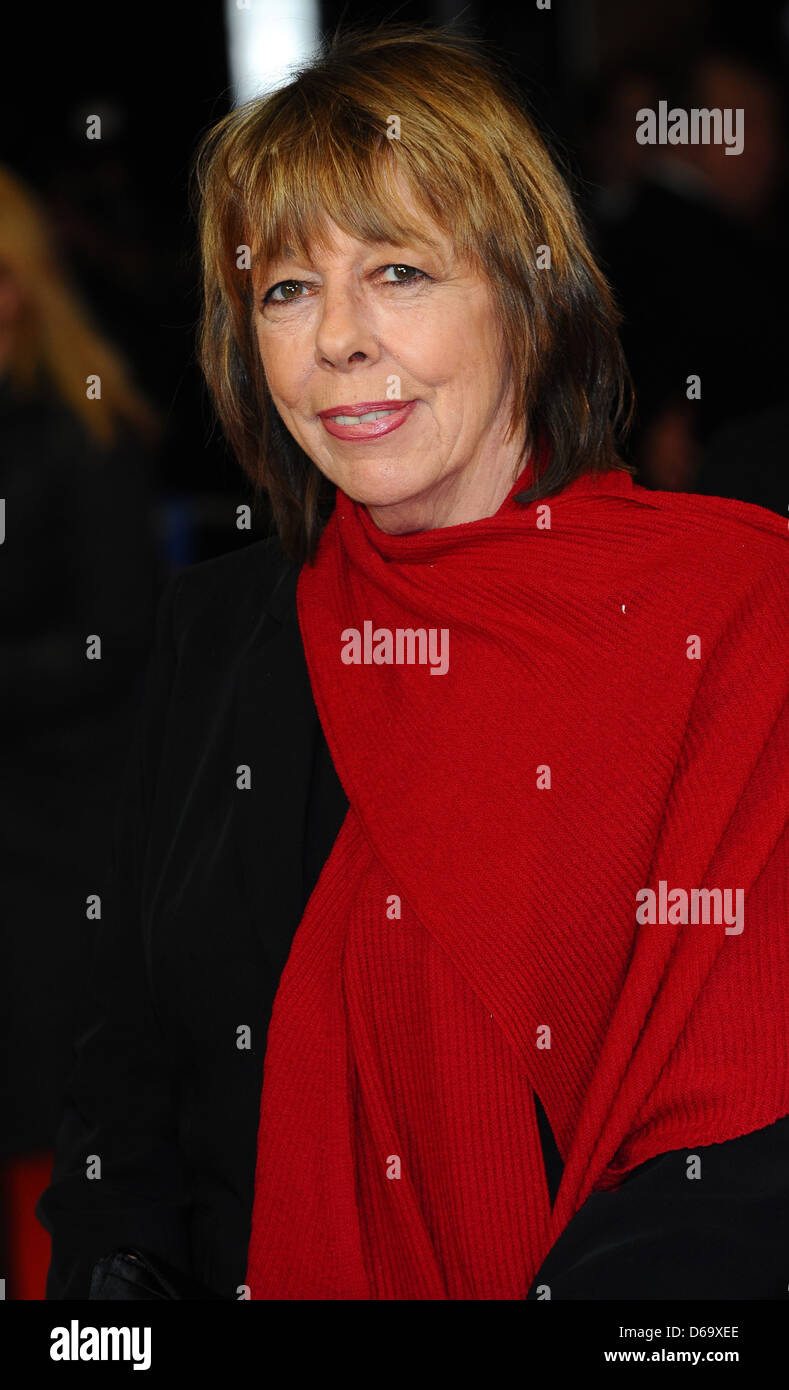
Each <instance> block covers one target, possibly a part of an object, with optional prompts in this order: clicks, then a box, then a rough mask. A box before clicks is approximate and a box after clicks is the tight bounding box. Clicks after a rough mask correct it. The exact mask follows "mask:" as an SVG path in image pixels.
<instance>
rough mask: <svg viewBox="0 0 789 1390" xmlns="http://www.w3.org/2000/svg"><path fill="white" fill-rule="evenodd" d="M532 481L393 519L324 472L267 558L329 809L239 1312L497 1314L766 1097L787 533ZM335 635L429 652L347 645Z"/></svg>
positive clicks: (287, 1002) (267, 1077) (775, 1010)
mask: <svg viewBox="0 0 789 1390" xmlns="http://www.w3.org/2000/svg"><path fill="white" fill-rule="evenodd" d="M532 476H533V475H532V472H531V461H530V462H529V464H528V465H527V467H526V469H524V472H523V473H522V474H521V476H520V478H519V479H518V481H517V482H516V484H515V485H514V486H513V488H512V490H511V492H510V494H509V496H508V497H507V499H506V501H505V502H504V504H503V505H502V506H501V507H500V509H499V511H498V512H496V514H495V515H494V516H491V517H486V518H483V519H481V520H478V521H473V522H470V523H466V524H461V525H455V526H449V527H446V528H439V529H435V530H428V531H424V532H413V533H410V534H407V535H400V536H389V535H386V534H385V533H383V532H382V531H380V530H379V529H378V528H377V527H376V526H375V524H374V523H373V522H372V520H371V518H370V516H369V514H368V512H367V511H366V509H365V508H364V507H363V506H361V505H360V504H358V503H356V502H354V501H352V500H351V499H349V498H348V497H347V496H346V495H345V494H344V493H342V492H341V491H338V493H337V502H336V506H335V510H334V512H333V514H332V517H331V518H330V521H329V523H328V525H327V526H326V529H325V531H324V533H323V535H322V537H321V541H320V544H319V547H318V551H317V555H316V560H315V563H314V565H310V564H307V565H305V566H304V567H303V568H302V571H301V574H300V576H299V585H298V614H299V622H300V626H301V632H302V637H303V642H304V648H305V653H306V657H307V662H308V669H309V673H310V679H311V683H312V689H313V693H314V697H315V701H316V705H317V709H318V712H319V716H320V720H321V724H322V726H323V730H324V732H325V735H326V739H327V742H328V746H329V749H330V752H331V755H332V758H333V760H334V763H335V766H336V768H337V771H338V774H339V776H340V779H341V781H342V784H343V786H344V788H345V791H346V794H347V796H348V799H349V802H350V807H349V810H348V813H347V816H346V818H345V821H344V823H343V825H342V828H341V830H340V833H339V836H338V838H337V840H336V842H335V844H334V846H333V849H332V852H331V854H330V856H329V858H328V860H327V862H326V864H325V865H324V867H323V870H322V873H321V876H320V878H319V880H318V883H317V885H316V887H315V890H314V892H313V893H312V896H311V898H310V900H309V903H308V905H307V908H306V910H305V913H304V917H303V919H302V921H301V923H300V925H299V928H298V931H297V933H296V935H295V938H294V941H293V945H292V948H291V952H290V955H289V958H288V961H287V964H286V967H285V970H284V972H283V974H282V978H281V982H280V986H279V990H278V993H277V996H276V999H275V1003H274V1009H273V1014H272V1020H271V1025H270V1028H269V1033H268V1041H267V1052H266V1060H265V1068H264V1080H263V1090H262V1098H261V1115H260V1129H259V1135H258V1158H257V1172H256V1182H255V1200H254V1210H253V1220H252V1234H251V1240H250V1246H249V1265H248V1272H247V1282H248V1284H249V1285H250V1288H251V1294H252V1297H253V1298H258V1299H379V1298H380V1299H522V1298H524V1297H525V1295H526V1292H527V1290H528V1288H529V1286H530V1284H531V1282H532V1280H533V1277H534V1274H535V1273H536V1271H537V1269H538V1268H539V1265H540V1264H541V1262H542V1260H543V1259H544V1257H545V1255H546V1254H547V1252H548V1250H549V1249H550V1247H551V1246H552V1245H553V1243H554V1242H555V1241H556V1239H557V1238H558V1236H559V1234H560V1233H561V1231H562V1230H563V1228H564V1227H565V1225H566V1224H567V1223H568V1221H570V1219H571V1218H572V1217H573V1215H574V1213H575V1212H576V1211H578V1209H579V1207H580V1206H581V1205H582V1203H583V1202H584V1201H585V1199H586V1197H587V1196H588V1194H589V1193H590V1192H591V1191H593V1190H594V1189H599V1190H604V1189H611V1188H615V1187H617V1186H618V1185H619V1183H620V1182H621V1181H622V1180H623V1178H624V1176H625V1175H626V1173H627V1172H628V1170H630V1169H632V1168H634V1167H635V1166H637V1165H638V1164H640V1163H642V1162H644V1161H645V1160H646V1159H649V1158H652V1157H654V1156H655V1155H658V1154H660V1153H664V1152H667V1151H668V1150H670V1149H672V1148H682V1147H685V1146H690V1145H693V1146H696V1145H704V1144H711V1143H717V1142H720V1141H723V1140H727V1139H732V1138H735V1137H737V1136H739V1135H741V1134H744V1133H747V1132H750V1131H752V1130H755V1129H758V1128H761V1127H762V1126H764V1125H768V1124H770V1123H772V1122H773V1121H774V1120H776V1119H778V1118H780V1117H781V1116H783V1115H786V1114H787V1113H789V1055H788V1049H787V1022H788V1021H789V1010H788V1009H787V980H789V933H788V932H787V921H788V920H789V913H788V912H787V881H788V880H789V863H788V858H789V856H788V855H787V836H786V819H787V793H786V780H787V779H786V774H787V767H789V723H788V721H787V701H786V696H787V675H786V651H787V648H788V647H789V603H787V588H788V585H787V549H786V545H787V539H786V525H785V523H784V522H782V521H781V520H780V519H779V518H778V517H777V516H776V515H774V514H772V513H770V512H767V511H765V510H764V509H762V508H760V507H755V506H751V505H749V504H745V503H740V502H734V501H727V500H722V499H720V498H705V497H698V496H693V495H687V494H672V493H665V492H650V491H647V490H645V489H643V488H641V487H639V486H638V485H635V484H634V483H633V481H632V479H631V478H630V476H629V475H628V474H625V473H623V472H621V471H617V470H613V471H610V472H608V473H606V474H605V475H604V476H602V477H598V478H592V477H590V476H588V475H586V476H584V477H582V478H580V479H579V480H577V481H575V482H573V483H571V484H569V485H568V486H566V487H565V488H564V489H563V491H562V492H561V493H560V494H559V495H558V496H556V497H554V498H552V499H549V501H548V503H547V504H546V503H531V504H530V505H529V506H527V507H523V506H522V505H519V504H518V503H516V502H514V501H513V494H514V493H515V492H517V491H519V490H520V489H521V488H523V487H524V486H525V485H526V484H527V483H528V482H529V481H531V478H532ZM548 523H549V524H548ZM366 622H368V623H371V624H372V629H386V630H388V634H390V635H391V639H392V643H393V645H392V647H391V650H390V652H389V654H390V655H391V654H392V653H395V654H396V652H397V648H396V646H395V645H394V643H395V641H396V634H397V630H398V629H400V630H403V629H408V628H413V629H418V628H424V629H426V630H428V631H430V630H432V631H433V633H434V635H435V637H436V645H435V647H434V648H433V651H432V657H433V664H434V665H435V664H438V657H439V653H440V651H441V648H440V645H439V641H440V634H441V630H442V629H443V630H447V631H448V634H449V645H448V657H449V664H448V669H447V670H446V672H445V673H444V674H433V672H432V670H431V664H430V659H429V657H430V653H428V657H426V658H425V659H424V660H423V661H421V662H420V661H418V660H417V661H415V662H413V663H412V664H407V663H405V662H403V661H401V662H400V663H398V662H397V661H394V660H393V661H389V662H386V661H383V662H381V661H379V662H375V661H369V660H368V661H364V660H362V662H361V663H360V664H346V662H345V661H343V659H342V653H343V652H344V651H345V652H346V655H347V652H348V650H349V634H348V632H347V631H346V630H347V629H352V628H353V629H356V630H358V632H359V633H360V634H361V635H362V640H361V645H360V648H359V650H360V652H361V654H362V657H364V655H365V648H364V625H365V623H366ZM369 631H370V629H368V632H369ZM386 635H387V634H383V636H384V637H386ZM376 645H377V649H378V651H379V656H380V655H383V656H384V657H385V656H386V655H387V648H386V645H385V643H384V642H383V641H382V634H381V633H377V634H375V637H374V640H373V642H372V646H371V643H370V641H369V640H368V643H367V655H368V657H369V655H370V652H371V650H372V649H373V648H375V647H376ZM401 655H402V653H401ZM661 883H662V887H661ZM647 888H651V889H652V890H653V891H654V898H655V915H656V917H657V920H653V921H651V922H650V921H649V920H646V919H645V914H646V913H647V910H648V903H647V904H644V895H643V894H641V896H638V895H639V894H640V892H641V890H643V889H647ZM702 888H718V889H721V890H729V893H728V907H727V895H726V894H725V893H723V892H722V893H721V896H720V898H719V899H718V904H719V906H720V908H721V909H722V912H718V911H717V910H716V900H715V897H714V896H713V898H712V899H711V900H710V902H711V917H710V919H709V920H708V921H707V923H706V924H705V922H704V918H703V915H702V913H703V906H701V905H699V906H698V907H697V908H695V909H694V908H693V907H692V906H691V903H692V896H691V890H693V889H702ZM675 890H682V891H681V892H680V894H679V895H677V893H676V892H675ZM737 890H741V892H740V894H738V893H737ZM683 893H684V895H685V897H686V901H687V903H688V913H687V918H688V920H687V921H686V922H685V923H683V922H682V920H681V914H682V900H683ZM738 897H741V898H742V899H743V901H744V907H743V915H742V926H743V929H742V930H738V915H737V907H736V905H737V901H738ZM698 901H699V903H700V900H698ZM639 912H641V914H642V917H641V919H640V920H639V919H638V918H637V913H639ZM724 918H725V920H724ZM727 928H728V930H727ZM532 1088H534V1089H535V1090H536V1092H537V1093H538V1095H539V1096H540V1098H541V1100H542V1102H543V1104H544V1107H545V1110H546V1112H547V1115H548V1118H549V1120H550V1122H551V1126H552V1128H553V1131H554V1134H555V1136H556V1139H557V1143H558V1145H559V1148H560V1150H561V1153H562V1156H563V1158H564V1160H565V1170H564V1175H563V1179H562V1184H561V1188H560V1191H559V1195H558V1198H557V1201H556V1203H555V1206H554V1209H553V1212H551V1208H550V1202H549V1197H548V1191H547V1187H546V1181H545V1175H544V1169H543V1160H542V1156H541V1148H540V1140H539V1132H538V1128H537V1123H536V1118H535V1112H534V1103H533V1096H532Z"/></svg>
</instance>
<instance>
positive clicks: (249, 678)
mask: <svg viewBox="0 0 789 1390" xmlns="http://www.w3.org/2000/svg"><path fill="white" fill-rule="evenodd" d="M298 575H299V570H298V568H297V566H296V565H295V564H293V563H291V562H288V563H287V564H286V566H285V567H284V569H283V571H282V573H281V576H280V579H279V582H278V583H277V584H276V585H275V587H274V589H273V591H272V592H271V594H270V595H269V597H268V598H267V599H266V600H265V602H264V603H263V604H261V612H260V616H259V619H258V620H257V621H256V624H255V627H254V630H253V633H252V636H251V639H250V642H249V645H248V647H247V649H246V652H245V653H244V654H243V656H242V660H241V666H240V670H239V676H238V688H237V698H236V718H235V728H234V735H233V749H234V758H235V767H236V768H238V767H239V766H240V765H241V764H247V765H248V766H249V768H250V772H251V786H250V789H249V790H238V789H237V790H236V792H235V819H236V836H235V838H236V843H237V847H238V850H239V857H240V872H241V887H242V891H243V893H244V897H245V900H246V905H247V907H248V909H249V911H250V912H251V913H252V914H253V916H254V919H255V923H254V925H255V930H256V932H257V933H258V934H259V939H260V941H261V944H262V945H263V947H264V951H265V956H266V959H267V961H268V962H269V963H271V964H272V965H273V966H274V968H275V969H276V971H277V972H279V971H281V970H282V968H283V967H284V964H285V961H286V960H287V956H288V952H289V950H290V946H291V942H292V940H293V936H294V933H295V931H296V928H297V927H298V924H299V922H300V920H301V917H302V914H303V911H304V906H305V891H304V884H303V879H302V856H303V843H304V828H305V823H306V815H307V805H308V799H309V793H310V781H311V771H312V759H313V755H314V749H315V743H316V739H317V736H318V730H319V725H318V715H317V711H316V709H315V704H314V701H313V698H312V690H311V687H310V680H309V673H308V671H307V665H306V661H305V658H304V650H303V647H302V642H301V633H300V630H299V624H298V614H297V610H296V586H297V582H298Z"/></svg>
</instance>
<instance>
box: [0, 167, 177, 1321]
mask: <svg viewBox="0 0 789 1390" xmlns="http://www.w3.org/2000/svg"><path fill="white" fill-rule="evenodd" d="M94 378H98V380H99V381H100V397H99V398H97V399H90V398H89V383H90V381H92V380H93V379H94ZM91 394H93V392H91ZM159 429H160V427H159V424H158V421H157V418H156V416H155V414H154V412H153V411H152V410H151V408H150V407H149V405H148V404H147V403H146V401H145V400H144V399H143V397H142V395H141V394H140V393H139V392H138V391H137V390H136V389H135V387H134V385H133V384H132V382H131V379H130V373H129V371H128V369H127V367H126V365H125V364H124V362H123V361H122V359H121V357H120V356H119V354H118V353H117V352H116V351H115V350H114V349H113V347H112V346H111V345H110V344H109V343H108V342H106V341H104V340H103V339H102V337H101V336H100V334H99V332H98V331H97V330H96V328H95V326H94V324H93V323H92V322H91V319H90V315H89V313H88V312H87V311H86V308H85V307H84V306H83V304H82V303H81V302H80V300H79V297H78V295H77V294H76V293H75V291H74V289H73V287H72V285H71V284H70V283H69V278H68V276H67V274H66V272H65V268H64V266H63V264H62V263H61V260H60V257H59V255H58V251H57V248H56V246H55V245H54V238H53V236H52V233H51V230H50V228H49V226H48V220H47V215H46V212H45V210H44V207H43V205H42V204H41V203H40V202H39V200H38V198H37V197H36V195H35V194H34V193H33V192H32V191H31V190H30V189H28V188H27V187H26V186H25V184H24V183H23V182H22V181H21V180H20V179H19V178H18V177H16V176H15V175H14V174H12V173H11V172H10V171H9V170H8V169H7V168H4V167H0V498H2V499H3V503H4V509H5V510H4V518H5V527H4V538H3V542H2V545H0V649H1V650H2V661H1V662H0V708H1V709H2V734H1V735H0V769H1V770H0V777H1V778H2V834H1V835H0V892H1V893H2V958H3V971H2V976H3V987H2V995H1V996H0V1055H1V1056H2V1093H1V1095H0V1115H2V1123H1V1124H0V1163H2V1168H1V1169H0V1172H1V1173H2V1187H1V1188H0V1198H1V1199H2V1203H1V1205H2V1245H3V1249H2V1256H3V1259H2V1265H3V1268H2V1274H3V1276H4V1277H5V1278H6V1291H7V1296H8V1297H11V1298H29V1297H38V1298H42V1297H43V1296H44V1277H45V1272H46V1264H47V1260H48V1255H49V1252H48V1245H49V1241H48V1237H47V1236H46V1233H45V1232H43V1231H42V1229H41V1227H40V1226H39V1225H38V1224H37V1223H36V1222H35V1219H34V1215H33V1210H34V1206H35V1202H36V1199H37V1197H38V1195H39V1193H40V1192H41V1190H42V1189H43V1188H44V1186H45V1185H46V1182H47V1180H48V1177H49V1171H50V1169H51V1163H52V1150H53V1148H54V1139H55V1131H56V1126H57V1115H58V1108H59V1103H60V1099H61V1088H62V1084H63V1079H64V1074H65V1072H66V1070H67V1068H68V1065H69V1045H70V1041H71V1033H72V1025H73V1022H74V1011H75V998H76V992H77V988H78V983H79V981H80V979H81V977H82V975H83V973H84V969H85V963H86V960H87V958H88V953H89V950H90V947H91V945H92V941H93V933H94V931H95V925H94V922H93V921H92V919H91V915H90V908H89V903H88V900H87V899H88V895H89V894H92V893H96V894H100V892H101V881H100V876H101V873H102V870H103V865H104V862H105V860H106V845H105V835H106V827H107V824H108V820H109V813H110V811H111V808H112V804H113V796H114V789H115V781H116V777H117V775H118V773H119V771H120V766H121V762H122V758H123V755H124V753H125V749H126V746H127V743H128V738H129V735H130V732H131V724H132V719H133V712H134V705H135V699H136V696H137V691H138V679H139V672H140V669H141V666H142V664H143V663H144V659H145V656H146V652H147V649H148V644H149V640H150V629H151V619H152V614H153V606H154V602H155V598H156V589H157V584H158V582H159V580H160V578H161V574H160V572H159V564H160V561H159V553H158V547H157V541H156V536H155V528H154V518H153V508H152V497H153V492H152V483H153V471H154V460H155V456H156V445H157V440H158V438H159ZM95 638H99V639H100V642H101V646H100V659H90V658H89V655H88V653H89V650H91V649H93V650H96V648H95ZM92 639H94V642H93V647H92V646H91V643H92Z"/></svg>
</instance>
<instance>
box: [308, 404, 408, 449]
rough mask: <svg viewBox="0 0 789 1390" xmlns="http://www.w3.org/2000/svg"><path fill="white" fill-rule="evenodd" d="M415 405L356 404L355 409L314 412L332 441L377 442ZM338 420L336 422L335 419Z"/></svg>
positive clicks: (331, 408)
mask: <svg viewBox="0 0 789 1390" xmlns="http://www.w3.org/2000/svg"><path fill="white" fill-rule="evenodd" d="M416 404H417V402H416V401H403V402H398V403H397V404H396V405H393V404H392V402H391V401H358V402H357V403H356V404H355V405H335V406H331V407H329V409H328V410H321V411H319V412H318V415H319V418H320V419H321V420H322V422H323V425H324V428H325V429H326V430H327V431H328V432H329V434H331V435H334V437H335V438H336V439H348V440H351V439H379V438H380V437H381V435H384V434H391V432H392V430H396V429H399V427H400V426H401V425H402V424H404V423H405V421H406V420H407V419H408V417H409V415H410V414H411V412H412V410H413V409H414V406H415V405H416ZM338 417H339V418H338Z"/></svg>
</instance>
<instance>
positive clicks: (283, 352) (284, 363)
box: [257, 328, 311, 406]
mask: <svg viewBox="0 0 789 1390" xmlns="http://www.w3.org/2000/svg"><path fill="white" fill-rule="evenodd" d="M257 340H258V351H259V353H260V360H261V362H262V364H263V371H264V373H265V376H266V382H267V383H268V388H269V391H270V392H271V394H272V396H273V397H274V398H275V399H276V400H280V401H283V402H284V403H285V404H287V405H290V406H296V405H298V403H299V399H300V396H301V394H302V392H303V390H304V387H305V382H306V380H307V377H308V375H309V362H308V361H307V360H306V359H305V355H304V351H303V350H302V349H300V347H299V343H298V340H297V339H296V338H295V337H294V336H293V335H289V336H287V337H286V336H285V335H283V336H281V337H274V335H272V334H268V333H266V332H265V331H263V330H261V329H260V328H259V329H258V333H257ZM308 356H309V354H308ZM310 360H311V359H310Z"/></svg>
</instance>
